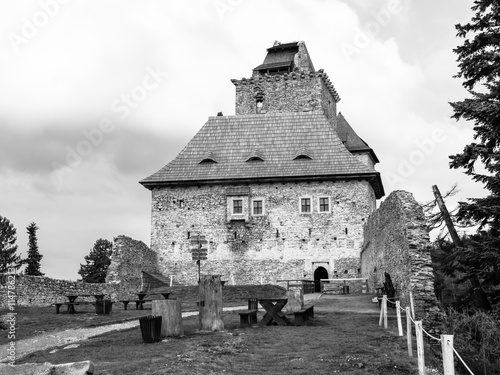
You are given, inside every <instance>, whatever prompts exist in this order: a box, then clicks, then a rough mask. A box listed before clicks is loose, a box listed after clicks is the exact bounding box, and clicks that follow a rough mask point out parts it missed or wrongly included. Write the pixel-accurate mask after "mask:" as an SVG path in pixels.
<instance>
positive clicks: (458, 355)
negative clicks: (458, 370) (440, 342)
mask: <svg viewBox="0 0 500 375" xmlns="http://www.w3.org/2000/svg"><path fill="white" fill-rule="evenodd" d="M446 343H447V344H448V345H450V346H451V348H452V349H453V351H454V352H455V354H456V356H457V357H458V359H459V360H460V361H461V362H462V364H463V365H464V366H465V368H466V369H467V370H468V371H469V372H470V373H471V374H472V375H474V373H473V372H472V370H471V369H470V368H469V366H467V365H466V364H465V362H464V360H463V359H462V357H460V354H458V352H457V351H456V349H455V348H454V347H453V345H451V343H450V340H448V341H447V342H446Z"/></svg>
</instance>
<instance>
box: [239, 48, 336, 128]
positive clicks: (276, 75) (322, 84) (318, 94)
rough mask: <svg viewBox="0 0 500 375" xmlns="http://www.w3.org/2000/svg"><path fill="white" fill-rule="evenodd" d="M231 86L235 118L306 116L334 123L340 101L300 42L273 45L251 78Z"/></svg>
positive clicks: (324, 74) (331, 85) (329, 82)
mask: <svg viewBox="0 0 500 375" xmlns="http://www.w3.org/2000/svg"><path fill="white" fill-rule="evenodd" d="M231 82H233V84H234V85H235V86H236V115H250V114H266V113H287V112H309V113H321V114H324V115H325V116H326V118H327V119H328V120H329V121H330V122H331V123H332V125H334V123H335V118H336V116H337V103H338V102H339V100H340V97H339V95H338V93H337V91H336V90H335V88H334V87H333V84H332V83H331V81H330V79H329V78H328V75H327V74H326V73H324V72H323V70H322V69H321V70H319V71H316V70H315V69H314V66H313V63H312V61H311V58H310V57H309V53H308V52H307V48H306V45H305V43H304V42H292V43H285V44H281V43H279V42H275V44H274V45H273V46H272V47H270V48H268V49H267V56H266V58H265V59H264V62H263V63H262V64H261V65H259V66H257V67H255V68H254V69H253V73H252V77H251V78H248V79H247V78H242V79H241V80H237V79H232V80H231Z"/></svg>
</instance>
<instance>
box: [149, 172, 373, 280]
mask: <svg viewBox="0 0 500 375" xmlns="http://www.w3.org/2000/svg"><path fill="white" fill-rule="evenodd" d="M231 189H232V191H233V192H234V191H237V190H241V191H247V192H248V193H247V195H244V196H243V195H242V196H239V198H240V199H243V200H248V202H247V203H248V204H245V205H244V207H252V205H251V202H252V200H255V199H261V200H262V201H263V206H264V207H263V213H262V214H261V215H252V213H251V212H248V211H243V214H242V215H241V217H238V218H237V219H238V220H233V219H234V218H232V217H231V215H230V214H229V213H228V209H227V206H228V205H231V202H232V201H231V200H232V199H234V198H235V197H234V196H233V195H229V194H228V190H227V188H226V187H224V186H221V185H212V186H208V185H204V186H199V187H197V186H193V187H179V188H175V187H169V188H156V189H153V191H152V201H153V203H152V239H151V247H152V250H154V251H155V252H156V253H157V254H158V264H159V268H160V273H162V274H163V275H165V276H167V277H168V276H170V275H174V276H175V280H177V281H180V282H181V283H184V284H194V283H196V282H197V280H198V276H197V274H198V269H197V266H196V262H195V261H193V260H192V255H191V248H192V246H193V245H192V244H191V236H192V235H194V234H198V233H201V234H202V235H205V236H206V239H207V241H208V244H207V247H208V259H207V260H206V261H202V266H201V268H202V269H201V272H202V274H220V275H222V279H223V280H226V281H228V283H229V284H258V283H275V282H276V280H280V279H304V278H305V279H313V275H314V270H315V269H316V268H317V267H319V266H322V267H324V268H325V269H326V270H327V271H328V275H329V277H335V276H334V274H337V275H340V274H342V276H343V277H346V276H345V275H348V277H355V276H356V275H357V274H358V268H359V253H360V251H361V246H362V243H363V224H364V222H365V220H366V219H367V218H368V216H369V214H370V213H371V212H372V211H373V210H374V208H375V196H374V193H373V190H372V188H371V186H370V184H369V183H368V182H366V181H354V180H349V181H335V182H333V181H331V182H321V183H320V182H311V183H303V182H300V183H299V182H297V183H263V184H254V185H250V186H244V187H243V186H242V187H237V186H236V187H232V188H231ZM241 194H243V193H241ZM301 197H311V202H312V213H309V214H303V213H300V212H299V202H300V198H301ZM319 197H328V198H329V201H330V210H329V211H328V212H324V213H323V212H319V203H318V202H319ZM247 210H248V209H247Z"/></svg>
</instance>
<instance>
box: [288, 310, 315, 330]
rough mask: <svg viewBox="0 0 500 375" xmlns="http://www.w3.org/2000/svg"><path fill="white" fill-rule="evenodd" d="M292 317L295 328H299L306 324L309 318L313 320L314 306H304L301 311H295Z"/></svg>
mask: <svg viewBox="0 0 500 375" xmlns="http://www.w3.org/2000/svg"><path fill="white" fill-rule="evenodd" d="M293 315H294V321H293V324H294V325H295V326H300V325H302V324H304V323H305V322H307V321H308V320H309V318H314V305H307V306H304V307H303V308H302V310H300V311H295V312H294V313H293Z"/></svg>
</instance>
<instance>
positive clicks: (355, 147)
mask: <svg viewBox="0 0 500 375" xmlns="http://www.w3.org/2000/svg"><path fill="white" fill-rule="evenodd" d="M336 129H337V134H338V135H339V138H340V140H341V141H342V142H343V143H344V144H345V146H346V147H347V149H348V150H349V151H351V152H363V151H366V152H369V153H370V155H371V156H372V158H373V160H374V162H375V163H378V162H379V160H378V158H377V155H375V152H374V151H373V150H372V148H371V147H370V146H368V144H367V143H366V142H365V141H363V140H362V139H361V138H360V137H359V136H358V135H357V134H356V132H355V131H354V129H353V128H352V127H351V125H349V123H348V122H347V120H346V119H345V117H344V116H343V115H342V113H340V112H339V114H338V115H337V128H336Z"/></svg>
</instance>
